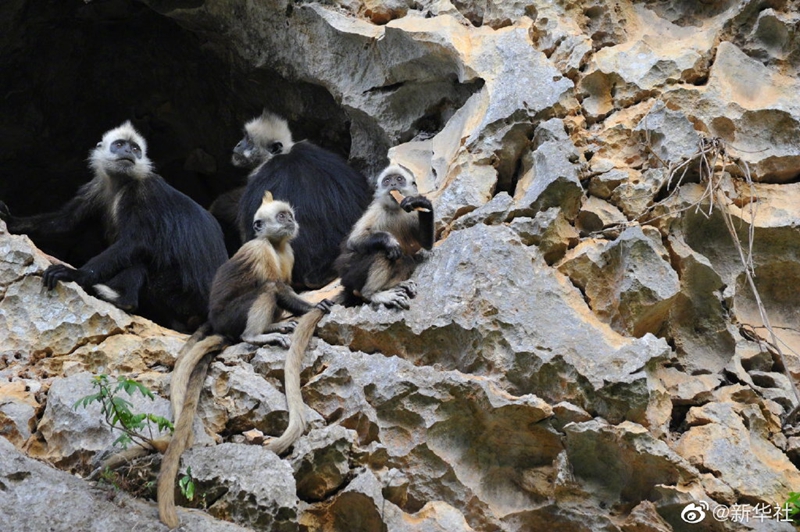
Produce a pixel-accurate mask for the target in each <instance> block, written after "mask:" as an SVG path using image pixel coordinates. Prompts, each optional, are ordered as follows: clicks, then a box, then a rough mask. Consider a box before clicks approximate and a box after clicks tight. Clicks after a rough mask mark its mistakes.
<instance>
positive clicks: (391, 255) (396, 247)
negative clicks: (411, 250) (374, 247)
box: [386, 242, 403, 261]
mask: <svg viewBox="0 0 800 532" xmlns="http://www.w3.org/2000/svg"><path fill="white" fill-rule="evenodd" d="M402 255H403V248H401V247H400V244H398V243H397V242H392V243H390V244H387V245H386V258H387V259H389V260H392V261H394V260H397V259H399V258H400V257H401V256H402Z"/></svg>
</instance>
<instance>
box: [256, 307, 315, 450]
mask: <svg viewBox="0 0 800 532" xmlns="http://www.w3.org/2000/svg"><path fill="white" fill-rule="evenodd" d="M325 314H326V312H324V311H323V310H320V309H318V308H314V309H312V310H310V311H309V312H307V313H306V314H304V315H303V316H302V317H301V318H300V321H298V323H297V327H296V328H295V330H294V334H292V345H291V346H290V347H289V353H288V354H287V355H286V364H285V365H284V368H283V381H284V387H285V388H286V402H287V403H288V406H289V426H288V427H286V430H285V431H284V433H283V434H281V436H280V437H279V438H276V439H274V440H272V441H270V442H269V443H268V444H266V445H265V446H264V447H266V448H267V449H269V450H270V451H274V452H275V453H276V454H281V453H283V452H284V451H285V450H286V449H288V448H289V446H290V445H292V444H293V443H294V442H295V441H297V438H299V437H300V436H302V435H303V432H304V431H305V430H306V412H305V403H304V402H303V394H302V393H300V371H301V370H302V369H303V355H304V354H305V352H306V348H307V347H308V344H309V343H310V342H311V337H312V336H314V331H315V330H316V328H317V324H318V323H319V321H320V320H321V319H322V317H323V316H324V315H325Z"/></svg>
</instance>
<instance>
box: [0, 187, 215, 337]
mask: <svg viewBox="0 0 800 532" xmlns="http://www.w3.org/2000/svg"><path fill="white" fill-rule="evenodd" d="M96 179H97V178H96ZM112 193H113V195H112V196H103V195H101V194H99V193H98V192H97V188H96V187H95V186H94V183H89V184H86V185H84V186H83V187H81V189H80V190H79V191H78V194H77V196H76V197H75V198H73V199H72V200H70V201H69V202H67V203H66V204H65V205H64V206H63V207H62V208H61V209H60V210H58V211H56V212H53V213H49V214H40V215H36V216H31V217H27V218H15V217H11V216H8V217H7V224H8V228H9V231H11V232H13V233H17V232H24V233H27V234H28V235H29V236H31V238H33V239H34V241H35V240H37V239H38V238H39V237H45V236H46V237H52V235H54V234H68V233H70V232H71V231H74V230H76V229H77V228H78V227H79V226H80V225H81V223H82V222H84V221H85V220H86V219H89V218H93V217H96V218H97V219H99V220H101V223H102V224H103V227H104V230H105V234H106V237H107V241H108V243H109V244H110V245H109V246H108V247H107V248H106V249H105V250H104V251H103V252H102V253H100V254H99V255H97V256H95V257H93V258H92V259H90V260H89V261H88V262H87V263H86V264H84V265H83V266H81V267H80V268H79V269H78V270H73V269H71V268H68V267H66V266H63V265H56V266H51V267H50V268H48V270H47V271H46V272H45V275H44V282H45V284H46V285H47V286H48V287H50V288H52V287H53V286H55V284H56V283H57V281H59V280H61V281H71V280H74V281H77V282H78V283H79V284H80V285H81V286H83V287H84V288H87V289H89V290H91V289H92V287H93V285H95V284H98V283H102V284H105V285H107V286H109V287H110V288H112V289H114V290H116V291H117V292H119V293H120V294H121V296H122V297H121V299H120V302H119V304H120V306H121V307H123V308H125V309H126V310H133V311H136V312H137V313H139V314H141V315H142V316H145V317H147V318H150V319H152V320H154V321H156V322H157V323H160V324H162V325H165V326H168V327H174V328H178V329H183V330H188V329H191V328H192V327H196V326H197V325H199V324H200V323H202V321H203V320H204V319H205V312H206V309H207V307H208V296H209V291H210V289H211V281H212V279H213V277H214V272H215V271H216V269H217V268H218V267H219V266H220V265H221V264H222V263H223V262H225V260H226V258H227V254H226V252H225V245H224V242H223V237H222V231H221V229H220V227H219V224H218V223H217V222H216V220H214V218H213V216H211V214H209V213H208V212H207V211H206V210H205V209H203V208H202V207H200V206H199V205H198V204H197V203H195V202H194V201H193V200H192V199H191V198H189V197H188V196H186V195H185V194H183V193H181V192H179V191H178V190H176V189H174V188H172V187H171V186H170V185H169V184H168V183H167V182H166V181H164V179H163V178H161V177H160V176H158V175H155V174H151V175H150V176H148V177H147V178H145V179H125V180H118V179H113V180H112ZM116 197H119V201H118V207H117V213H118V214H117V223H116V224H114V222H113V219H112V218H111V215H110V208H111V203H112V202H113V198H116ZM104 198H108V199H104ZM107 203H108V204H107Z"/></svg>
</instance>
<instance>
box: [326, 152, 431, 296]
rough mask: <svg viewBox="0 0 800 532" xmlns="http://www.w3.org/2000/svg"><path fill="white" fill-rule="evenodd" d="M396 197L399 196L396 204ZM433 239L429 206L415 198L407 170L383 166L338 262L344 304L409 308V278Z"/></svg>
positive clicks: (411, 286) (411, 293)
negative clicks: (369, 202)
mask: <svg viewBox="0 0 800 532" xmlns="http://www.w3.org/2000/svg"><path fill="white" fill-rule="evenodd" d="M398 195H399V197H403V199H402V200H401V201H399V202H398V200H397V199H396V198H395V196H398ZM433 240H434V228H433V206H432V205H431V202H430V201H429V200H428V199H427V198H425V197H424V196H420V195H419V191H418V190H417V184H416V182H415V181H414V176H413V175H412V174H411V172H410V171H409V170H407V169H406V168H404V167H402V166H399V165H391V166H389V167H387V168H386V169H384V170H383V172H381V174H380V175H379V176H378V179H377V182H376V189H375V198H374V199H373V200H372V203H371V204H370V206H369V207H368V208H367V211H366V212H365V213H364V216H362V217H361V219H359V220H358V222H357V223H356V225H355V227H353V231H352V232H351V233H350V236H349V237H348V238H347V241H346V242H345V243H344V245H343V249H342V253H341V255H340V256H339V258H338V259H337V260H336V270H337V271H338V272H339V275H340V276H341V278H342V287H343V292H344V293H343V297H344V304H345V305H356V304H359V303H363V302H368V303H371V304H373V305H385V306H387V307H397V308H408V306H409V299H411V298H413V297H414V296H415V295H416V288H415V286H414V283H413V281H410V280H409V278H410V277H411V274H412V273H414V269H415V268H416V266H417V263H418V262H419V261H420V258H421V257H420V254H419V253H418V252H419V251H420V250H421V249H426V250H429V249H431V248H432V247H433Z"/></svg>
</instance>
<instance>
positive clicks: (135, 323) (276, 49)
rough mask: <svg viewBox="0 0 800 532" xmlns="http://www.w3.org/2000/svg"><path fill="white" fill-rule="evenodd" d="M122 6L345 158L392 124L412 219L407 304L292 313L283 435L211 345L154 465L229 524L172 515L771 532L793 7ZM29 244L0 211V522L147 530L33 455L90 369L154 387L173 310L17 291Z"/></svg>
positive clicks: (318, 524) (264, 370)
mask: <svg viewBox="0 0 800 532" xmlns="http://www.w3.org/2000/svg"><path fill="white" fill-rule="evenodd" d="M145 3H146V4H147V5H148V6H149V8H151V9H152V11H148V14H147V15H146V16H148V17H155V19H158V20H161V21H162V22H163V23H164V24H167V23H169V24H171V26H170V27H174V25H175V23H177V24H178V25H179V26H180V27H181V29H180V32H181V33H180V35H183V36H184V37H181V38H189V37H186V35H190V36H191V38H192V39H196V40H197V41H198V42H201V43H202V50H203V53H208V54H211V57H214V58H216V59H214V61H219V62H222V63H224V64H226V65H228V68H230V69H231V71H234V70H235V71H236V72H244V73H248V75H249V76H251V77H250V78H249V79H251V80H257V79H261V80H262V81H263V80H265V79H266V80H268V81H267V82H265V83H274V85H273V86H274V87H275V92H274V94H273V96H274V97H273V99H270V94H268V93H264V94H263V95H262V97H263V102H262V103H263V105H266V106H267V107H269V108H271V109H273V110H276V111H280V110H281V107H284V106H286V107H288V108H289V109H290V113H288V114H290V115H291V114H292V113H294V115H293V116H292V118H293V120H294V121H296V122H297V123H301V124H302V123H303V120H304V118H305V115H304V113H306V114H308V116H307V119H308V120H309V122H307V124H312V125H313V124H314V123H315V122H314V120H319V115H318V114H317V115H315V114H314V113H313V112H312V109H313V107H309V106H308V105H305V104H303V102H306V104H307V103H308V102H309V101H316V102H317V104H318V105H319V106H320V107H318V108H317V109H323V108H324V109H328V110H329V111H326V112H328V116H330V117H331V124H332V125H331V129H328V130H327V131H328V132H329V133H330V132H332V131H338V133H336V134H334V133H330V134H329V136H328V140H329V141H331V142H333V140H331V139H334V140H335V138H338V137H337V136H336V135H339V136H346V137H349V142H350V155H351V161H352V162H353V163H354V164H356V165H359V166H360V167H362V168H365V169H370V168H374V167H376V166H379V165H380V164H383V161H385V156H386V149H387V148H390V149H389V152H388V157H389V158H390V159H392V160H394V161H396V162H399V163H401V164H403V165H405V166H407V167H409V168H411V169H413V170H414V171H415V172H416V174H417V175H418V177H419V180H420V182H421V189H422V190H423V191H425V192H427V194H428V195H429V197H431V198H432V199H433V201H434V205H435V209H436V217H437V231H438V235H439V243H438V244H437V246H436V247H435V248H434V251H433V252H432V253H431V255H430V257H429V258H428V260H427V262H426V263H425V264H424V265H423V266H422V267H421V268H420V269H419V270H418V272H417V274H416V276H415V277H416V280H417V283H418V285H419V286H420V294H419V296H418V297H417V299H416V300H415V301H414V302H413V304H412V307H411V309H410V310H408V311H405V312H396V311H389V310H385V309H384V310H375V309H372V308H368V307H362V308H355V309H343V308H336V309H335V310H334V311H333V312H332V314H331V315H330V316H329V317H327V318H326V319H325V320H324V321H323V322H322V323H321V326H320V330H319V337H320V338H319V339H318V340H315V341H314V342H313V343H312V349H311V350H310V352H309V353H308V355H307V357H306V360H305V370H304V374H303V381H304V388H303V393H304V397H305V399H306V401H307V403H308V404H309V413H308V416H309V418H310V419H311V420H312V423H311V429H310V431H309V432H308V433H307V434H306V435H305V436H304V437H303V438H301V440H300V441H299V442H298V443H297V444H296V445H295V446H294V448H293V451H292V453H291V454H290V455H288V456H287V457H284V458H279V457H277V456H276V455H274V454H273V453H271V452H268V451H265V450H263V449H262V448H261V447H260V446H257V445H252V444H249V443H248V438H247V437H246V436H244V435H243V433H244V432H246V431H249V430H250V429H253V428H256V429H258V430H260V431H262V432H264V433H266V434H277V433H280V432H281V431H282V429H283V427H284V426H285V423H286V420H287V414H286V411H285V408H286V407H285V399H284V396H283V393H282V384H281V383H282V367H283V357H284V352H283V351H282V350H280V349H278V348H262V349H255V348H254V347H253V346H249V345H247V344H241V345H237V346H234V347H231V348H229V349H228V350H227V351H226V352H224V353H223V354H222V355H220V356H219V357H217V359H216V360H215V361H214V362H213V363H212V366H211V371H210V373H209V377H208V378H207V380H206V383H205V390H204V395H203V397H202V400H201V404H200V413H199V419H200V421H198V425H197V427H196V433H197V436H196V445H195V447H194V448H193V449H192V450H191V451H189V452H187V453H186V454H185V456H184V460H183V467H187V466H190V467H191V468H192V473H193V475H194V477H195V478H196V482H197V484H198V492H200V493H202V494H203V498H202V500H201V502H200V503H199V505H200V506H203V507H205V509H206V511H207V513H208V514H210V515H211V516H214V517H216V518H218V519H221V520H224V521H232V522H233V523H235V524H231V523H225V522H223V521H215V520H213V519H210V518H208V517H207V515H206V514H203V513H200V512H192V511H186V512H183V513H181V517H182V519H183V520H184V522H186V523H190V526H192V529H193V530H194V529H197V530H205V529H208V530H227V529H230V530H237V529H241V528H239V527H243V528H245V529H254V530H323V531H360V530H364V531H373V530H390V531H403V530H408V531H418V530H426V531H453V532H456V531H463V530H476V531H501V530H502V531H520V532H522V531H531V530H545V529H546V530H551V531H562V530H563V531H596V530H607V531H624V532H634V531H636V532H644V531H653V532H655V531H659V532H661V531H667V530H690V531H694V530H793V527H792V526H791V525H790V524H788V523H785V522H781V521H780V520H779V519H776V518H775V517H776V515H777V511H776V510H775V506H776V505H780V504H782V503H783V502H784V501H785V500H786V499H787V497H788V496H789V493H790V492H792V491H800V472H798V469H797V464H800V435H796V430H795V427H794V420H793V419H792V417H791V416H790V415H789V414H790V413H791V412H792V410H793V409H794V408H795V407H796V406H798V402H799V401H798V396H797V392H796V382H797V379H798V378H800V356H798V354H797V353H798V352H800V333H799V332H798V319H797V318H798V308H799V307H798V305H797V303H796V291H797V288H796V287H797V286H798V283H800V251H799V250H800V229H798V227H799V226H800V201H798V199H797V198H796V197H795V196H798V197H800V189H799V188H798V187H800V185H798V183H797V181H798V179H797V178H798V176H800V104H798V103H797V94H798V89H800V83H799V82H798V81H797V74H798V67H799V66H800V37H798V27H800V26H799V24H800V17H799V16H798V14H797V5H796V3H793V2H789V1H780V0H775V1H766V0H764V1H755V0H747V1H726V0H720V1H715V0H707V1H703V2H678V3H676V2H663V1H648V2H639V3H635V4H634V3H632V2H617V1H614V2H612V1H606V0H595V1H593V2H577V3H576V2H566V1H554V2H533V1H529V2H520V1H504V2H482V1H478V0H476V1H472V2H456V1H453V2H450V1H448V0H439V1H422V2H406V1H404V0H391V1H373V0H364V1H358V0H353V1H347V0H342V1H334V2H285V1H284V2H281V1H268V2H267V1H265V2H240V1H234V0H216V1H212V0H206V1H204V0H145ZM12 4H13V5H15V6H17V7H18V9H17V11H14V9H13V8H9V7H6V9H11V10H12V11H14V13H13V14H14V15H15V16H17V17H21V16H22V14H24V11H25V9H23V8H22V7H19V6H24V5H25V4H24V2H14V3H12ZM12 4H9V5H12ZM121 6H123V7H125V6H128V4H126V3H125V2H121V1H117V0H114V1H111V2H100V1H99V0H94V2H92V3H90V4H89V7H91V9H93V10H95V11H93V12H92V13H94V15H93V16H96V15H97V12H98V11H102V10H103V9H106V18H109V16H108V10H112V11H111V12H112V13H114V14H115V16H118V17H122V18H123V20H124V16H125V13H126V11H125V10H124V9H122V8H121ZM89 7H87V8H86V9H89ZM137 13H138V12H137ZM136 16H137V17H142V16H145V15H142V14H141V13H140V14H138V15H136ZM137 20H138V19H137ZM174 38H177V37H174ZM0 42H2V43H3V46H6V47H8V46H10V45H9V44H8V43H7V42H6V41H2V38H0ZM187 42H192V41H187ZM190 53H191V51H186V50H183V51H181V54H190ZM253 82H254V83H255V81H253ZM238 83H240V81H237V84H238ZM241 83H242V84H243V85H247V83H245V82H241ZM293 88H296V89H295V92H294V93H293V92H292V90H293ZM232 90H233V89H232ZM233 92H234V94H236V97H237V98H240V97H243V96H242V95H243V94H245V93H244V92H236V91H233ZM292 94H295V96H296V97H297V99H296V100H292V97H291V96H292ZM314 94H317V95H325V96H324V98H322V97H321V99H316V100H315V98H314V97H312V96H310V95H314ZM19 97H21V96H20V95H19V94H16V93H15V94H14V95H10V96H9V97H8V98H12V99H14V98H19ZM8 98H7V100H8ZM143 98H144V96H143ZM292 102H294V103H292ZM31 105H35V102H33V103H31ZM225 105H232V100H227V101H226V102H225ZM162 111H163V112H165V111H164V110H163V108H162ZM204 112H205V111H204ZM161 116H164V115H163V113H162V115H161ZM226 120H227V119H226ZM225 123H228V122H225ZM305 127H308V128H310V129H313V127H312V126H309V125H306V126H305ZM209 138H210V137H209ZM209 142H212V141H211V140H209ZM153 144H154V145H155V144H156V143H155V142H153ZM340 145H341V144H340ZM90 146H91V143H90V144H88V145H87V147H90ZM212 146H214V148H209V151H210V152H211V154H212V155H213V154H215V153H217V151H218V152H219V153H223V152H224V150H223V147H222V145H221V144H220V145H216V144H212ZM215 150H216V151H215ZM187 157H188V155H187ZM220 157H222V155H220ZM156 161H158V158H157V157H156ZM164 173H165V175H166V177H167V178H168V179H169V174H168V173H167V172H164ZM20 179H21V177H20ZM0 227H2V226H0ZM3 229H4V228H3ZM47 265H48V258H47V256H45V255H43V254H42V253H41V252H39V251H38V250H37V249H36V248H35V247H34V246H33V244H32V243H31V242H30V240H28V239H27V238H26V237H24V236H16V235H9V234H7V233H5V232H2V231H0V331H2V337H0V434H2V435H3V436H4V437H5V439H6V440H8V442H10V444H13V446H14V447H15V449H14V448H12V447H11V445H9V444H6V443H5V442H3V441H2V440H0V445H2V446H3V454H4V455H6V456H10V457H12V458H11V459H10V460H5V461H3V462H2V463H0V504H2V506H3V507H4V508H12V510H11V513H10V514H9V515H10V519H11V522H12V528H11V529H12V530H24V529H26V528H25V527H26V526H29V528H30V527H33V528H31V529H36V523H47V526H49V527H51V528H53V529H56V530H66V529H75V527H78V528H82V529H86V530H89V529H93V530H130V529H131V526H132V525H131V523H134V524H137V525H138V526H139V528H137V529H146V530H161V529H163V527H162V526H161V525H159V524H158V523H157V518H156V515H155V510H154V506H153V505H152V504H145V503H142V502H141V501H139V500H132V499H128V498H125V496H123V495H117V496H116V498H114V501H115V502H116V504H106V503H107V501H105V500H102V501H101V500H98V499H101V498H103V497H104V496H101V495H98V492H96V491H94V488H90V484H89V483H87V482H81V481H78V480H76V479H74V478H72V477H71V476H70V475H67V474H66V473H61V472H59V471H56V470H53V469H52V468H47V467H43V466H42V465H41V464H38V463H36V462H35V461H32V460H31V459H30V458H38V459H42V460H46V461H47V462H49V463H50V464H52V465H54V466H55V467H57V468H58V469H61V470H63V471H66V472H69V473H78V474H80V475H84V476H85V475H86V474H88V473H89V472H90V471H91V470H92V469H93V468H94V467H96V465H97V464H98V463H99V461H100V460H101V459H102V458H104V457H106V456H108V454H110V453H111V452H112V451H113V446H112V442H113V441H114V440H115V438H116V436H117V435H115V434H113V433H112V432H111V431H110V430H108V429H107V428H106V427H105V426H104V425H103V424H102V423H101V419H100V415H99V411H97V410H96V409H94V408H89V409H87V410H80V409H79V410H75V409H73V408H72V405H73V404H74V403H75V401H76V400H77V399H79V398H80V397H82V396H85V395H87V394H89V393H91V392H92V388H91V384H90V381H91V377H90V376H91V374H97V373H108V374H112V375H116V374H124V375H135V376H136V377H137V378H138V379H139V380H140V381H141V382H143V383H144V384H146V385H147V386H149V387H150V388H151V389H153V390H154V391H155V392H156V393H157V395H158V397H157V399H156V400H155V401H153V402H150V401H146V400H142V401H141V402H136V403H135V406H136V408H138V409H141V410H147V411H150V412H154V413H157V414H161V415H166V414H167V412H168V411H169V408H168V401H167V397H168V393H167V392H168V383H169V378H170V370H171V367H172V365H173V364H174V360H175V355H176V353H177V352H178V350H179V349H180V347H181V345H182V343H183V342H184V341H185V339H186V338H185V336H183V335H180V334H177V333H175V332H172V331H169V330H166V329H163V328H160V327H158V326H156V325H154V324H152V323H150V322H147V321H146V320H143V319H141V318H138V317H135V316H129V315H127V314H125V313H123V312H121V311H119V310H118V309H116V308H114V307H112V306H110V305H108V304H106V303H104V302H101V301H98V300H96V299H94V298H92V297H90V296H88V295H86V294H85V293H84V292H83V291H82V290H81V289H80V288H78V287H77V286H76V285H74V284H67V285H64V284H61V285H59V286H58V287H57V289H56V290H54V291H53V292H45V291H43V289H42V285H41V279H40V275H41V273H42V272H43V270H44V269H45V268H46V267H47ZM768 327H769V328H771V329H772V330H773V331H774V336H773V335H772V334H770V332H769V330H768ZM137 401H138V400H137ZM201 422H202V423H201ZM23 453H24V454H27V455H28V457H30V458H28V457H25V456H23ZM154 464H155V465H154ZM155 466H157V460H155V461H153V460H152V459H151V460H150V461H149V462H143V463H141V464H138V465H136V464H134V466H131V467H130V468H129V471H134V470H135V471H137V472H138V473H137V474H140V475H141V476H142V480H141V483H140V484H145V483H146V481H147V480H149V479H152V476H148V475H152V468H153V467H155ZM145 491H146V490H145ZM140 493H142V492H140ZM65 501H66V502H65ZM45 504H47V506H44V505H45ZM690 504H694V505H696V507H698V508H701V509H705V511H706V516H705V519H704V520H702V521H701V522H700V523H696V524H690V523H688V522H687V519H688V518H690V517H692V516H691V515H689V514H687V513H686V509H687V507H688V505H690ZM42 508H47V509H45V510H43V509H42ZM87 508H90V509H91V508H94V509H91V510H89V511H91V512H93V514H99V513H102V514H103V519H104V521H102V522H101V521H96V522H94V523H88V522H86V520H85V515H86V512H87ZM765 508H769V512H768V515H769V517H766V516H767V512H766V511H765V510H764V509H765ZM720 509H721V510H720ZM725 510H727V511H728V513H727V514H726V513H725ZM715 511H716V513H714V512H715ZM736 511H740V512H745V511H746V512H747V513H746V514H742V513H740V514H738V516H739V517H741V518H738V519H737V518H736V514H735V512H736ZM759 512H760V513H759ZM31 515H35V516H36V519H38V520H39V521H29V519H30V516H31ZM757 515H761V516H762V518H761V519H759V518H758V517H757ZM745 517H746V518H745ZM15 526H16V527H17V528H14V527H15ZM42 526H44V525H42Z"/></svg>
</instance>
